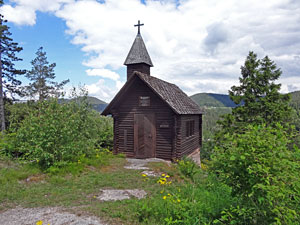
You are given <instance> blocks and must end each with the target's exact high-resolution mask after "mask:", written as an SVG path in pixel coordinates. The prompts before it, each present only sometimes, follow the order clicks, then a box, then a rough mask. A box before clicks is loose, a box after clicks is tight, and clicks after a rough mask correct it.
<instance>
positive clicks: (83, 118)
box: [11, 99, 112, 168]
mask: <svg viewBox="0 0 300 225" xmlns="http://www.w3.org/2000/svg"><path fill="white" fill-rule="evenodd" d="M102 126H103V127H102ZM110 126H112V122H111V121H109V120H108V119H107V118H103V117H100V115H99V114H97V113H96V112H94V111H91V110H90V109H89V107H88V105H87V104H86V103H85V102H84V101H83V102H81V103H79V102H71V103H69V104H59V103H58V101H57V99H51V100H48V101H43V102H38V105H37V109H36V110H33V111H32V112H30V114H29V115H28V116H27V117H26V118H25V119H24V120H23V122H22V124H21V126H20V128H19V129H18V130H17V131H16V134H15V138H14V139H13V140H11V141H12V142H13V143H14V144H15V146H16V149H17V151H18V155H22V157H23V158H24V159H28V160H35V161H37V162H38V163H39V165H40V166H41V167H43V168H48V167H50V166H51V165H55V164H59V163H61V162H76V161H77V160H78V159H80V157H82V156H86V157H89V156H91V155H92V154H94V149H95V146H96V144H97V145H101V144H103V138H109V139H110V140H111V137H110V136H112V132H110V131H111V128H109V127H110ZM103 131H104V133H103V134H102V132H103ZM102 135H103V136H102ZM14 141H15V142H14Z"/></svg>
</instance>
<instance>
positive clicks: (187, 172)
mask: <svg viewBox="0 0 300 225" xmlns="http://www.w3.org/2000/svg"><path fill="white" fill-rule="evenodd" d="M177 167H178V169H179V171H180V172H181V173H182V174H183V175H184V176H185V177H187V178H190V179H191V180H194V176H195V174H196V173H197V172H199V171H197V165H196V163H195V162H194V161H193V160H192V159H190V158H187V157H184V158H183V159H182V160H179V161H178V164H177Z"/></svg>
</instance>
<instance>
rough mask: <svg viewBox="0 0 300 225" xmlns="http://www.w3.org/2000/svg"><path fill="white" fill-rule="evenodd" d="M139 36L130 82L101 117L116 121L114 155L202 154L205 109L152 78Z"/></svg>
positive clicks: (131, 57) (128, 61)
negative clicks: (105, 116)
mask: <svg viewBox="0 0 300 225" xmlns="http://www.w3.org/2000/svg"><path fill="white" fill-rule="evenodd" d="M142 25H143V24H140V21H139V22H138V24H137V25H135V26H138V33H137V36H136V38H135V40H134V42H133V45H132V47H131V49H130V51H129V53H128V56H127V58H126V60H125V62H124V65H126V66H127V81H126V83H125V84H124V86H123V87H122V88H121V90H120V91H119V92H118V93H117V95H116V96H115V97H114V98H113V100H112V101H111V102H110V103H109V105H108V106H107V107H106V108H105V110H104V111H103V112H102V115H109V114H111V115H112V117H113V120H114V149H113V152H114V153H124V154H125V155H126V156H127V157H134V158H162V159H167V160H175V159H180V158H182V157H183V156H185V155H189V154H191V153H193V152H195V151H199V150H200V146H201V143H202V111H201V110H200V108H199V107H198V105H197V104H196V103H195V102H194V101H193V100H192V99H190V98H189V97H188V96H187V95H186V94H185V93H184V92H183V91H182V90H181V89H180V88H179V87H177V86H176V85H174V84H171V83H169V82H166V81H163V80H161V79H158V78H156V77H153V76H151V74H150V68H151V67H153V64H152V61H151V58H150V56H149V54H148V51H147V49H146V46H145V44H144V41H143V39H142V36H141V33H140V26H142Z"/></svg>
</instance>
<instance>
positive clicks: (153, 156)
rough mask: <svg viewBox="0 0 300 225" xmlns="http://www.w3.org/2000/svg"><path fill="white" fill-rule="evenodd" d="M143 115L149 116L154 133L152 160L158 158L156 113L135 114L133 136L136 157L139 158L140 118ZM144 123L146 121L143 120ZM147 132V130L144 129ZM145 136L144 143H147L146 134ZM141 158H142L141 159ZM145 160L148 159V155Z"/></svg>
mask: <svg viewBox="0 0 300 225" xmlns="http://www.w3.org/2000/svg"><path fill="white" fill-rule="evenodd" d="M141 115H143V116H144V117H143V118H145V117H147V116H149V117H148V119H149V120H150V124H151V133H152V151H151V154H150V155H151V158H155V157H156V116H155V113H135V114H134V131H133V136H134V139H133V140H134V156H135V157H136V158H137V156H138V147H139V143H138V119H137V117H138V116H141ZM143 121H144V120H143ZM144 130H145V128H144ZM143 135H144V141H145V138H146V137H145V133H144V134H143ZM139 158H140V157H139ZM143 158H148V156H147V154H145V156H144V157H143Z"/></svg>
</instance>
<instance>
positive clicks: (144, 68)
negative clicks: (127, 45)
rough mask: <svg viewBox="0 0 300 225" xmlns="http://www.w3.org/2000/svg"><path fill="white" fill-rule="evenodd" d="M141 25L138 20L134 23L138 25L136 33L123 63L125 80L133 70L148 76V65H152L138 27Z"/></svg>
mask: <svg viewBox="0 0 300 225" xmlns="http://www.w3.org/2000/svg"><path fill="white" fill-rule="evenodd" d="M143 25H144V24H141V23H140V21H138V24H136V25H134V26H135V27H138V33H137V35H136V37H135V40H134V42H133V44H132V46H131V49H130V51H129V53H128V55H127V57H126V60H125V62H124V65H126V66H127V80H129V78H130V77H131V76H132V75H133V72H134V71H138V72H141V73H145V74H148V75H149V76H150V67H153V64H152V61H151V58H150V56H149V54H148V51H147V49H146V46H145V43H144V41H143V38H142V35H141V31H140V27H141V26H143Z"/></svg>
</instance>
